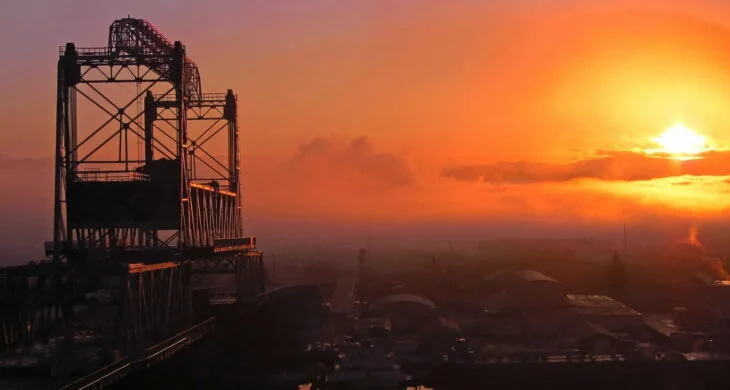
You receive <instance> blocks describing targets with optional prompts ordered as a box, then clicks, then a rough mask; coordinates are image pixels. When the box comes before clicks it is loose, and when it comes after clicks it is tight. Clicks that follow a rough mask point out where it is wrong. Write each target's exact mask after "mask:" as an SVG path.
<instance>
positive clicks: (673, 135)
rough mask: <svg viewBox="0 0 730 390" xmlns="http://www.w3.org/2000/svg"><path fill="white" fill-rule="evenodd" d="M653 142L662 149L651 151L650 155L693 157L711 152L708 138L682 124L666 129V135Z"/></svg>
mask: <svg viewBox="0 0 730 390" xmlns="http://www.w3.org/2000/svg"><path fill="white" fill-rule="evenodd" d="M652 140H653V141H654V142H656V143H657V144H658V145H659V146H660V149H654V150H651V151H649V152H650V153H666V154H670V155H673V156H692V155H698V154H700V153H703V152H706V151H708V150H710V147H709V146H708V142H707V137H705V136H703V135H701V134H698V133H697V132H695V131H694V130H692V129H690V128H689V127H687V126H685V125H683V124H681V123H677V124H676V125H674V126H672V127H670V128H668V129H666V130H665V131H664V133H662V134H661V135H660V136H658V137H655V138H652Z"/></svg>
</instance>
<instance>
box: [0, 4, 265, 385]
mask: <svg viewBox="0 0 730 390" xmlns="http://www.w3.org/2000/svg"><path fill="white" fill-rule="evenodd" d="M59 54H60V56H59V61H58V68H57V71H58V78H57V106H56V145H55V156H56V158H55V193H54V199H55V200H54V237H53V241H52V242H47V243H46V254H47V255H48V256H52V259H53V261H51V262H46V263H42V264H38V265H34V266H25V267H18V268H6V269H0V353H2V352H3V351H6V350H9V349H14V348H16V347H18V346H22V345H23V344H26V343H29V342H37V341H39V340H41V339H46V340H48V339H50V338H54V337H59V336H64V337H63V339H64V345H65V347H64V348H62V349H63V350H64V351H65V352H63V356H65V357H66V358H60V359H59V360H58V361H60V362H63V361H67V362H76V361H80V359H76V358H74V355H73V354H74V352H73V351H74V350H75V351H77V353H80V352H79V351H80V349H79V348H80V347H74V343H77V342H78V339H79V337H77V335H78V334H83V335H88V334H91V333H93V334H94V337H86V336H84V337H86V338H84V337H81V339H84V340H87V341H88V340H90V339H92V338H93V340H94V341H93V343H97V344H93V343H92V344H93V347H94V348H96V347H98V343H102V344H103V345H104V348H103V350H104V351H105V352H106V358H107V361H108V362H114V363H113V364H110V365H109V366H107V367H105V368H104V369H103V370H100V371H97V372H95V373H94V374H92V375H90V376H88V377H87V378H84V379H83V380H82V381H81V382H84V383H88V381H91V382H93V383H97V384H98V383H102V382H105V381H109V380H112V379H113V378H112V377H115V375H116V376H119V375H122V374H121V373H123V372H131V371H129V370H132V368H134V367H138V366H140V365H143V366H147V365H151V364H153V363H154V362H156V361H159V360H161V359H164V358H165V357H166V356H169V355H171V354H173V353H175V352H176V351H177V350H179V349H180V348H183V347H185V346H186V345H187V344H189V343H190V342H193V341H195V340H197V339H198V338H200V337H203V336H204V335H205V333H207V332H210V331H212V329H213V328H214V321H212V320H210V319H208V320H205V321H203V322H201V323H199V324H197V325H196V321H198V320H201V318H199V317H200V316H198V317H197V318H196V317H195V316H194V315H193V314H194V313H193V310H194V308H193V306H192V304H193V299H192V297H191V274H192V273H193V272H203V273H205V272H206V271H205V269H206V267H208V265H211V264H212V266H210V267H208V268H209V269H218V270H219V271H221V270H224V272H227V273H231V274H235V275H236V283H237V286H236V297H237V298H239V299H242V298H243V297H245V298H246V299H248V298H250V297H251V296H253V295H255V294H257V293H259V292H261V291H263V287H264V286H263V281H264V279H263V261H262V255H261V253H260V252H257V251H254V250H253V249H254V248H255V246H256V240H255V238H253V237H243V235H242V234H243V226H242V210H241V194H240V189H239V188H240V180H239V176H240V172H239V145H238V119H237V98H236V95H235V94H234V93H233V91H232V90H228V91H227V92H226V93H203V92H202V89H201V84H200V74H199V71H198V67H197V66H196V65H195V63H194V62H193V61H192V60H191V59H190V58H189V57H188V56H187V55H186V50H185V47H184V46H183V45H182V44H181V43H180V42H174V43H173V42H171V41H169V40H168V39H167V38H165V37H164V36H163V35H162V34H161V33H159V31H157V30H156V29H155V28H154V27H153V26H152V25H151V24H150V23H148V22H146V21H144V20H139V19H132V18H126V19H120V20H117V21H115V22H114V23H113V24H112V25H111V27H110V28H109V40H108V46H107V47H101V48H77V47H76V46H75V45H74V44H73V43H68V44H66V46H65V47H62V48H61V50H60V52H59ZM135 142H136V146H137V150H136V153H135V147H134V146H135ZM222 145H225V147H223V146H222ZM212 150H226V152H223V153H221V154H216V153H213V152H212ZM206 264H207V265H206ZM229 266H230V267H229ZM259 274H261V275H260V276H261V277H260V278H259V279H257V277H258V275H259ZM66 347H68V348H66ZM94 348H92V349H94ZM95 350H98V348H96V349H95ZM74 364H75V363H74ZM120 367H122V368H124V369H122V368H120ZM130 367H131V368H130ZM75 369H76V368H68V370H69V372H71V371H73V370H75ZM135 369H136V368H135ZM54 370H55V368H54ZM105 370H106V371H105ZM125 370H126V371H125ZM58 372H60V371H58ZM73 372H77V371H73ZM100 378H101V379H100ZM97 381H101V382H97ZM81 382H79V383H81ZM73 386H76V385H73ZM80 386H81V385H80Z"/></svg>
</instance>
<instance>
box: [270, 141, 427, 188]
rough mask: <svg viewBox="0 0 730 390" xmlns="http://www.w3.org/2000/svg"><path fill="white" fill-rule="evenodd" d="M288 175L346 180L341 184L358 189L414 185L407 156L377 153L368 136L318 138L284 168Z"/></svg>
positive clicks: (301, 149) (303, 148) (306, 144)
mask: <svg viewBox="0 0 730 390" xmlns="http://www.w3.org/2000/svg"><path fill="white" fill-rule="evenodd" d="M283 168H284V170H285V171H286V172H287V174H288V175H291V174H295V175H297V176H299V177H305V178H306V179H307V180H308V181H311V182H312V183H315V182H321V181H323V180H324V181H331V180H332V179H334V180H338V179H342V181H341V182H339V184H340V185H341V186H343V187H345V186H355V187H357V188H358V189H377V190H382V189H388V188H395V187H402V186H407V185H409V184H412V183H413V181H414V174H413V172H412V171H411V169H410V168H409V166H408V164H407V163H406V161H405V160H403V158H401V157H399V156H397V155H395V154H392V153H385V152H376V151H375V150H374V148H373V145H372V144H371V143H370V141H369V140H368V139H367V138H366V137H360V138H357V139H355V140H354V141H352V142H349V143H343V142H337V141H336V140H333V139H328V138H321V137H320V138H315V139H313V140H312V141H310V142H307V143H305V144H302V145H300V146H299V149H298V151H297V153H296V154H295V155H294V157H293V158H292V159H291V160H290V161H289V162H288V163H287V164H285V166H284V167H283Z"/></svg>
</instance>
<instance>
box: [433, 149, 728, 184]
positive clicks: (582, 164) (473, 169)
mask: <svg viewBox="0 0 730 390" xmlns="http://www.w3.org/2000/svg"><path fill="white" fill-rule="evenodd" d="M600 154H601V155H598V156H596V157H594V158H588V159H583V160H578V161H574V162H571V163H565V164H555V163H539V162H530V161H518V162H498V163H494V164H484V165H456V166H449V167H444V168H443V170H442V176H444V177H446V178H450V179H455V180H461V181H480V182H486V183H492V184H505V183H509V184H530V183H541V182H567V181H571V180H577V179H599V180H607V181H642V180H652V179H661V178H668V177H676V176H725V175H730V152H728V151H713V152H708V153H705V154H703V155H702V156H701V158H698V159H694V160H685V161H681V160H676V159H671V158H665V157H661V156H650V155H647V154H643V153H636V152H629V151H621V152H606V151H602V152H600ZM675 185H679V184H676V183H675Z"/></svg>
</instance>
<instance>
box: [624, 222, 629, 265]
mask: <svg viewBox="0 0 730 390" xmlns="http://www.w3.org/2000/svg"><path fill="white" fill-rule="evenodd" d="M626 236H627V235H626V224H624V258H628V255H629V246H628V240H627V237H626Z"/></svg>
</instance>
